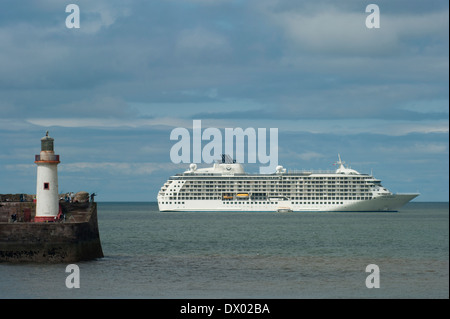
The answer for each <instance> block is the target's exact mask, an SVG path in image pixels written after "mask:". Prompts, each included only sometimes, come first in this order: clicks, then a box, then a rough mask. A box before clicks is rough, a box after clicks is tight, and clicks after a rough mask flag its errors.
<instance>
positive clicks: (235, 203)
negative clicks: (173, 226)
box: [157, 158, 419, 212]
mask: <svg viewBox="0 0 450 319" xmlns="http://www.w3.org/2000/svg"><path fill="white" fill-rule="evenodd" d="M338 164H339V168H338V169H337V170H336V171H334V172H333V171H331V172H330V171H328V172H323V171H320V172H311V171H300V172H297V171H295V172H286V170H285V169H283V167H282V166H278V167H277V171H276V173H274V174H246V173H245V172H244V169H243V167H242V165H241V164H237V163H235V162H234V161H230V160H228V161H224V159H223V160H222V163H218V164H215V165H214V166H213V167H212V168H202V169H197V166H196V165H195V164H191V166H190V170H188V171H185V172H184V173H183V174H177V175H175V176H172V177H171V178H170V179H169V180H168V181H167V182H166V183H165V184H164V185H163V186H162V187H161V190H160V191H159V193H158V197H157V199H158V205H159V210H160V211H162V212H168V211H179V212H188V211H223V212H233V211H254V212H266V211H267V212H387V211H397V210H398V209H399V208H400V207H402V206H403V205H405V204H406V203H408V202H409V201H411V200H412V199H414V198H415V197H417V196H418V195H419V194H393V193H391V192H390V191H389V190H388V189H386V188H384V187H383V186H382V185H381V181H380V180H377V179H376V178H374V177H373V176H371V175H368V174H360V173H358V172H357V171H355V170H353V169H350V168H347V167H345V166H344V165H343V162H342V161H341V160H340V158H339V162H338Z"/></svg>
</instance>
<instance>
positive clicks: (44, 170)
mask: <svg viewBox="0 0 450 319" xmlns="http://www.w3.org/2000/svg"><path fill="white" fill-rule="evenodd" d="M53 142H54V139H53V138H51V137H50V136H48V131H47V133H46V135H45V136H44V137H43V138H41V152H40V154H39V155H36V157H35V161H34V162H35V163H36V164H37V183H36V216H35V218H34V221H35V222H49V221H55V220H56V218H57V216H58V213H59V197H58V169H57V166H58V164H59V163H60V162H59V155H55V152H54V150H53Z"/></svg>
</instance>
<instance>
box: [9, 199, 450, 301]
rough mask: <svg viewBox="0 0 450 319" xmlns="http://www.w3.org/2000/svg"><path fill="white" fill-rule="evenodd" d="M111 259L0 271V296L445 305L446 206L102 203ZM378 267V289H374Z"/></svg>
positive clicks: (102, 225) (102, 228)
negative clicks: (370, 208)
mask: <svg viewBox="0 0 450 319" xmlns="http://www.w3.org/2000/svg"><path fill="white" fill-rule="evenodd" d="M98 218H99V227H100V237H101V241H102V246H103V252H104V254H105V258H102V259H99V260H95V261H90V262H79V263H77V265H78V266H79V269H80V288H78V289H77V288H72V289H68V288H67V287H66V284H65V282H66V277H67V276H69V273H66V266H67V265H65V264H56V265H36V264H18V265H11V264H0V298H164V299H172V298H183V299H184V298H232V299H233V298H239V299H240V298H286V299H293V298H449V263H448V261H449V236H448V234H449V229H448V228H449V206H448V203H420V202H419V203H414V202H413V203H410V204H408V205H407V206H405V207H404V208H403V209H402V210H401V211H399V212H398V213H267V212H264V213H255V212H248V213H247V212H232V213H224V212H221V213H211V212H198V213H197V212H196V213H167V212H166V213H161V212H159V211H158V207H157V205H156V203H99V204H98ZM369 264H376V265H377V266H378V267H379V270H380V273H379V278H380V288H372V289H368V288H367V287H366V278H367V276H369V275H370V273H369V272H366V266H367V265H369Z"/></svg>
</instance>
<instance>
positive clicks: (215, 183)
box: [167, 180, 372, 187]
mask: <svg viewBox="0 0 450 319" xmlns="http://www.w3.org/2000/svg"><path fill="white" fill-rule="evenodd" d="M371 182H372V181H371ZM304 183H305V184H328V185H335V184H366V183H367V181H365V180H350V181H347V180H344V181H341V182H340V181H328V182H327V181H305V182H304ZM223 184H228V185H230V184H231V185H233V184H235V185H236V184H247V185H260V184H262V185H264V186H265V185H266V184H271V185H279V184H287V185H289V184H290V185H298V184H303V181H298V182H294V183H293V182H291V181H261V182H256V181H255V182H250V181H238V182H236V181H228V182H217V181H214V182H207V181H196V182H186V183H184V185H206V186H209V185H211V186H213V185H223ZM167 185H170V183H169V184H167ZM181 185H183V184H174V186H176V187H180V186H181Z"/></svg>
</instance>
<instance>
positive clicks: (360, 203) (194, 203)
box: [159, 194, 418, 212]
mask: <svg viewBox="0 0 450 319" xmlns="http://www.w3.org/2000/svg"><path fill="white" fill-rule="evenodd" d="M417 196H418V194H395V195H385V196H380V197H377V198H374V199H371V200H347V201H343V202H342V204H341V203H340V202H339V204H336V202H334V204H333V201H331V202H330V203H331V204H328V202H324V201H322V202H319V204H312V203H309V204H308V203H306V204H296V203H298V201H290V200H281V201H277V202H257V201H247V202H243V201H240V202H239V201H236V202H231V201H230V202H226V201H222V200H204V201H202V200H185V201H180V202H176V203H175V204H174V203H171V204H169V203H167V204H166V203H165V202H160V203H159V210H160V211H161V212H198V211H218V212H219V211H222V212H240V211H248V212H277V211H282V210H292V211H293V212H395V211H398V209H399V208H400V207H402V206H403V205H405V204H406V203H408V202H409V201H411V200H412V199H414V198H415V197H417ZM267 203H268V204H267Z"/></svg>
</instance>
